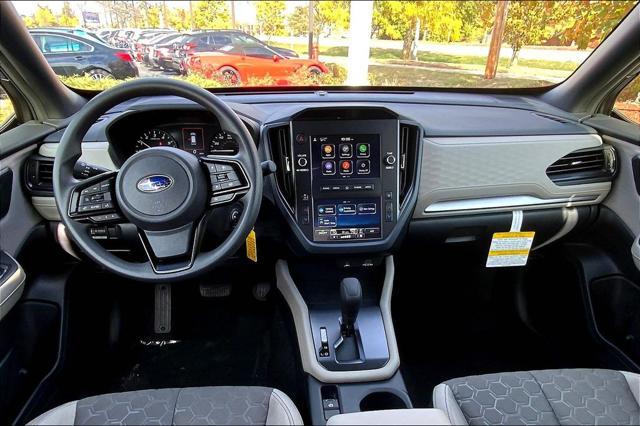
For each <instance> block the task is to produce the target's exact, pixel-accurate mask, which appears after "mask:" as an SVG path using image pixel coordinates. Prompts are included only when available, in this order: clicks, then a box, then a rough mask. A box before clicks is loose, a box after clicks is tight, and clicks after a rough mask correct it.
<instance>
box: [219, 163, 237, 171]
mask: <svg viewBox="0 0 640 426" xmlns="http://www.w3.org/2000/svg"><path fill="white" fill-rule="evenodd" d="M216 168H217V169H218V172H232V171H233V166H231V165H229V164H222V163H216Z"/></svg>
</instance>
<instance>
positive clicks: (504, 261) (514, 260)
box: [487, 232, 536, 268]
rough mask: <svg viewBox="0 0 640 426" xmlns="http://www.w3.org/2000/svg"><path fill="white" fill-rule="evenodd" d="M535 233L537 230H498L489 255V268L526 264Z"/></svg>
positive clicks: (494, 235)
mask: <svg viewBox="0 0 640 426" xmlns="http://www.w3.org/2000/svg"><path fill="white" fill-rule="evenodd" d="M535 234H536V233H535V232H496V233H495V234H493V239H492V240H491V247H490V248H489V256H488V257H487V268H500V267H505V266H524V265H526V264H527V259H528V258H529V252H530V251H531V246H532V245H533V237H534V236H535Z"/></svg>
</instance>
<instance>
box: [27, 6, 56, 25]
mask: <svg viewBox="0 0 640 426" xmlns="http://www.w3.org/2000/svg"><path fill="white" fill-rule="evenodd" d="M33 25H34V26H35V27H53V26H57V22H56V16H55V15H54V14H53V12H52V11H51V9H49V7H48V6H40V5H38V6H37V7H36V11H35V13H34V14H33Z"/></svg>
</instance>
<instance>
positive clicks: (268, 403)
mask: <svg viewBox="0 0 640 426" xmlns="http://www.w3.org/2000/svg"><path fill="white" fill-rule="evenodd" d="M29 424H30V425H54V424H56V425H60V424H66V425H85V424H91V425H106V424H136V425H144V424H156V425H180V424H206V425H229V424H234V425H301V424H303V423H302V417H301V416H300V413H299V412H298V410H297V408H296V406H295V405H294V404H293V402H292V401H291V399H290V398H289V397H288V396H287V395H285V394H284V393H282V392H280V391H279V390H277V389H272V388H265V387H257V386H250V387H247V386H215V387H199V388H169V389H149V390H140V391H133V392H123V393H112V394H106V395H99V396H93V397H90V398H85V399H81V400H78V401H72V402H68V403H66V404H64V405H61V406H59V407H56V408H54V409H52V410H50V411H47V412H46V413H44V414H42V415H40V416H39V417H37V418H35V419H34V420H32V421H31V422H29Z"/></svg>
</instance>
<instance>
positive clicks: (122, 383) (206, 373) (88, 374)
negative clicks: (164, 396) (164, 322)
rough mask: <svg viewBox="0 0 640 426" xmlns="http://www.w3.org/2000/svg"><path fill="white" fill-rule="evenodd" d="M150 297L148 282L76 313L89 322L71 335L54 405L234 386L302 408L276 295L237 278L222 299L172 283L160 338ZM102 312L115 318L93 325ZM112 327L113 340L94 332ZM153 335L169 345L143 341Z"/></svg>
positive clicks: (301, 385) (289, 330) (292, 349)
mask: <svg viewBox="0 0 640 426" xmlns="http://www.w3.org/2000/svg"><path fill="white" fill-rule="evenodd" d="M120 294H124V293H120ZM152 297H153V288H152V287H151V288H150V289H149V290H145V291H140V292H139V294H133V293H129V294H128V295H127V298H126V299H125V298H121V297H120V296H118V300H117V301H116V302H108V303H107V302H103V303H104V304H106V305H109V306H105V307H104V308H103V309H102V310H100V309H97V308H96V307H95V306H94V307H93V308H92V309H89V308H83V309H82V310H81V311H80V312H78V313H77V314H75V316H74V318H73V321H74V323H75V324H91V327H82V328H80V329H79V330H77V331H76V332H75V333H74V340H75V341H76V343H74V344H73V345H71V349H72V351H71V352H72V353H71V354H70V358H69V359H70V362H68V363H67V364H66V369H65V371H64V373H63V377H62V380H61V386H60V396H59V397H57V398H56V401H53V402H55V403H57V404H59V403H63V402H66V401H69V400H73V399H78V398H84V397H87V396H91V395H95V394H101V393H110V392H126V391H132V390H139V389H148V388H168V387H194V386H234V385H238V386H268V387H274V388H278V389H280V390H281V391H283V392H284V393H286V394H287V395H289V396H290V397H291V399H292V400H293V401H294V402H295V403H296V405H298V406H299V407H300V408H301V410H302V409H303V407H304V405H305V401H306V397H305V389H306V387H305V386H306V385H305V380H304V376H303V374H302V368H301V366H300V360H299V355H298V354H299V351H298V350H297V343H296V340H295V339H296V338H295V330H294V329H293V321H292V319H291V318H290V315H291V314H290V312H289V310H288V308H287V306H286V304H285V303H284V300H282V297H281V296H280V294H279V293H278V292H276V291H272V292H271V294H270V295H269V297H268V299H267V300H266V301H258V300H256V299H255V298H254V297H253V296H252V293H251V285H249V284H247V283H242V285H237V286H234V287H233V291H232V294H231V296H229V297H222V298H205V297H202V296H201V295H200V292H199V291H198V286H197V285H196V286H194V285H178V286H174V291H173V298H172V301H173V309H172V312H173V319H172V330H171V333H170V334H167V335H155V334H153V333H152V330H153V310H152V309H151V310H150V309H149V308H150V304H149V303H148V301H149V300H153V299H152ZM114 306H118V309H113V307H114ZM151 306H152V305H151ZM109 309H112V310H113V311H114V312H116V311H117V312H118V314H117V315H113V316H115V317H117V321H111V323H109V324H105V325H102V326H99V327H98V326H97V322H98V321H99V320H103V319H104V318H106V317H109V314H108V310H109ZM105 311H107V312H105ZM113 328H116V329H119V330H120V331H119V332H118V333H115V334H114V336H117V337H110V336H111V335H109V336H105V335H104V334H99V333H96V330H97V329H100V330H109V329H113ZM109 340H112V341H113V342H114V343H113V344H107V343H106V341H109ZM156 340H158V341H160V340H164V341H174V342H173V343H172V344H166V345H163V346H156V345H149V344H148V343H149V342H152V341H156ZM49 405H50V404H49Z"/></svg>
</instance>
